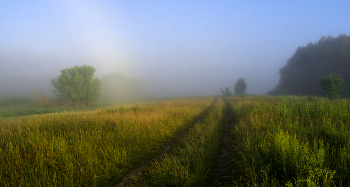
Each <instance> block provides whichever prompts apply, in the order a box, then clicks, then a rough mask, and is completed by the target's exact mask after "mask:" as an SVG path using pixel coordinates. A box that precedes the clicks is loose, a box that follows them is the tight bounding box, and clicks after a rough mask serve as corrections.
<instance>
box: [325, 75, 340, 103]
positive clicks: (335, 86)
mask: <svg viewBox="0 0 350 187" xmlns="http://www.w3.org/2000/svg"><path fill="white" fill-rule="evenodd" d="M343 82H344V80H343V79H342V78H341V77H340V75H337V74H335V73H333V74H331V75H329V77H326V76H325V77H324V78H323V80H322V81H321V86H322V87H323V89H324V92H325V93H326V97H327V98H328V99H334V98H335V97H340V95H339V93H340V91H341V90H342V84H343Z"/></svg>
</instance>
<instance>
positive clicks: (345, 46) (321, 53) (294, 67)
mask: <svg viewBox="0 0 350 187" xmlns="http://www.w3.org/2000/svg"><path fill="white" fill-rule="evenodd" d="M349 70H350V37H349V36H347V35H345V34H340V35H339V36H338V37H336V38H334V37H332V36H328V37H325V36H322V37H321V39H320V40H319V41H318V42H316V43H312V42H310V43H309V44H307V46H303V47H298V48H297V50H296V51H295V53H294V54H293V56H292V57H291V58H290V59H289V60H287V64H286V65H285V66H284V67H282V68H281V69H280V70H279V73H280V80H279V83H278V84H277V86H276V87H275V88H274V89H272V90H271V91H269V92H268V94H269V95H281V94H285V95H315V96H323V95H327V93H326V92H325V90H324V86H322V84H320V83H321V82H322V80H324V78H325V77H326V76H330V75H331V74H334V73H335V74H337V75H339V76H340V77H341V79H342V80H343V82H344V84H342V86H341V89H340V90H341V91H340V95H341V96H343V97H350V74H349V72H348V71H349ZM323 85H324V84H323Z"/></svg>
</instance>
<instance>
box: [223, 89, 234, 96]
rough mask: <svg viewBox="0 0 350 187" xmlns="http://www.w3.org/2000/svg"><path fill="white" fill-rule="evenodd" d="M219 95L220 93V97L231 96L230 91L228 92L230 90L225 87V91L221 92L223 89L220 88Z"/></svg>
mask: <svg viewBox="0 0 350 187" xmlns="http://www.w3.org/2000/svg"><path fill="white" fill-rule="evenodd" d="M221 93H222V95H224V96H229V95H232V93H231V91H230V89H229V88H228V87H226V88H225V90H223V89H222V88H221Z"/></svg>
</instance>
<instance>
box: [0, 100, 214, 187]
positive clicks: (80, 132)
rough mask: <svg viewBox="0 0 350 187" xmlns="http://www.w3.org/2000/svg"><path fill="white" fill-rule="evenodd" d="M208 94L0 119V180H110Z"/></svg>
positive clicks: (144, 156)
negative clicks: (154, 102) (152, 102)
mask: <svg viewBox="0 0 350 187" xmlns="http://www.w3.org/2000/svg"><path fill="white" fill-rule="evenodd" d="M213 101H214V98H212V97H208V98H186V99H177V100H170V101H161V102H158V103H156V104H149V105H144V106H138V105H134V106H130V107H127V106H125V107H121V106H118V107H114V108H113V107H108V108H106V109H99V110H96V111H84V112H74V113H52V114H45V115H32V116H27V117H23V118H13V119H6V120H2V121H1V125H0V163H1V164H0V186H111V185H113V184H115V183H116V182H117V181H118V180H120V179H121V177H123V175H125V173H127V172H128V171H129V170H130V169H132V168H135V167H137V166H138V165H140V164H141V163H142V162H144V161H146V160H148V159H149V157H151V156H152V155H154V154H155V153H156V152H157V151H158V150H159V149H160V148H161V147H162V146H163V145H164V144H165V143H167V142H168V141H169V140H170V139H171V138H172V137H174V136H175V135H176V134H177V133H179V132H181V131H182V130H183V129H184V128H186V126H187V125H189V123H190V122H192V120H193V119H194V118H196V117H197V116H198V115H200V114H201V112H202V111H203V110H204V109H206V108H208V107H209V106H210V105H211V104H212V103H213Z"/></svg>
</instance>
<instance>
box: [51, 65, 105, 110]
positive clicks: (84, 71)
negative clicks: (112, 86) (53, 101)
mask: <svg viewBox="0 0 350 187" xmlns="http://www.w3.org/2000/svg"><path fill="white" fill-rule="evenodd" d="M95 71H96V69H95V68H94V67H92V66H87V65H83V66H80V67H79V66H74V67H72V68H66V69H64V70H61V75H60V76H59V77H58V78H56V79H52V80H51V85H52V86H53V87H54V88H55V90H53V91H52V92H53V93H54V94H55V95H56V96H57V97H58V99H59V100H61V101H63V102H65V103H73V104H75V105H79V106H89V105H90V104H91V103H92V102H93V101H95V100H96V99H97V98H98V96H99V95H100V85H101V81H100V79H98V78H94V73H95Z"/></svg>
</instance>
